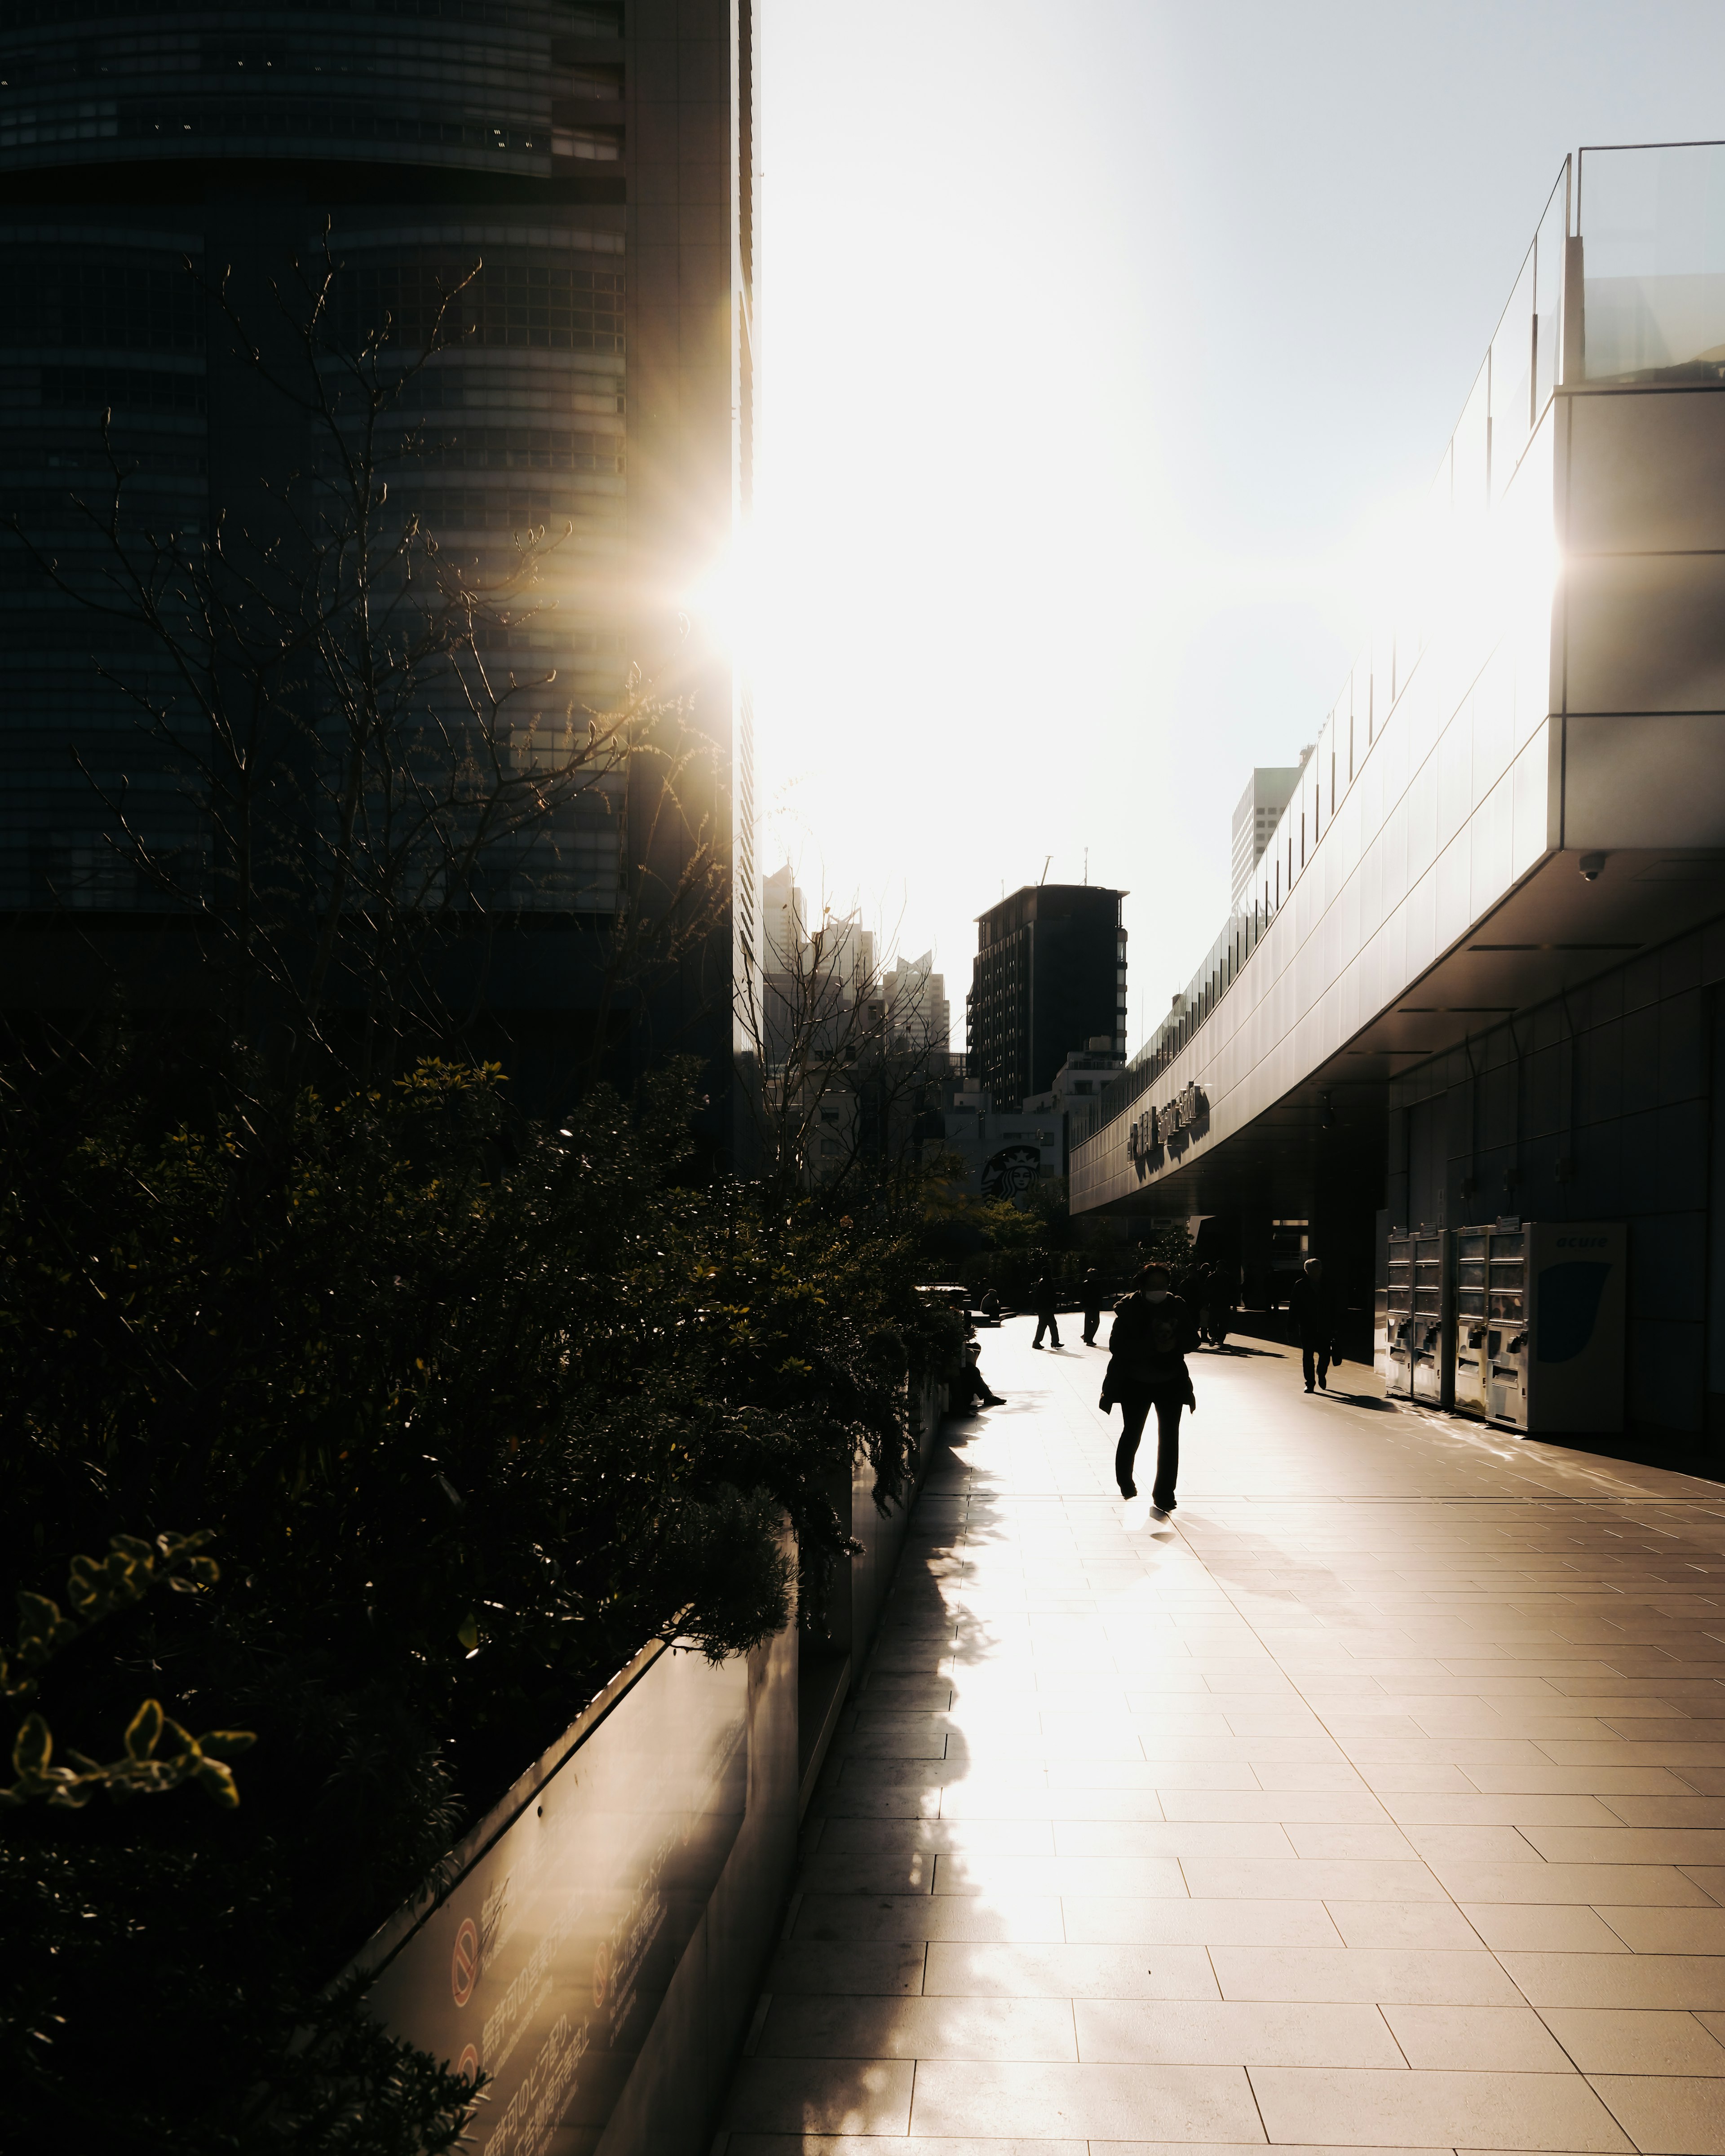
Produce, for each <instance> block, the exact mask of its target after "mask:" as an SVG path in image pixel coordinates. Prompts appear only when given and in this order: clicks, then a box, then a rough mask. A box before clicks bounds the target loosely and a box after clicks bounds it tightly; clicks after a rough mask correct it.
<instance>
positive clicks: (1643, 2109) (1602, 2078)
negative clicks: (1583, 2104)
mask: <svg viewBox="0 0 1725 2156" xmlns="http://www.w3.org/2000/svg"><path fill="white" fill-rule="evenodd" d="M1594 2087H1595V2088H1596V2089H1598V2091H1599V2094H1600V2095H1601V2096H1602V2097H1604V2100H1605V2102H1607V2103H1608V2104H1609V2105H1610V2107H1611V2109H1612V2112H1613V2113H1614V2115H1615V2117H1616V2118H1617V2120H1618V2123H1620V2125H1621V2126H1622V2128H1624V2131H1625V2133H1628V2134H1629V2136H1630V2138H1631V2139H1632V2140H1633V2141H1634V2143H1635V2146H1636V2148H1639V2149H1640V2150H1642V2151H1643V2156H1721V2152H1722V2151H1725V2092H1722V2091H1721V2088H1720V2085H1719V2083H1718V2082H1716V2081H1713V2080H1711V2079H1707V2080H1701V2079H1696V2080H1686V2079H1683V2078H1681V2077H1680V2076H1676V2075H1661V2074H1637V2075H1621V2074H1601V2075H1599V2076H1598V2077H1597V2078H1596V2079H1595V2081H1594Z"/></svg>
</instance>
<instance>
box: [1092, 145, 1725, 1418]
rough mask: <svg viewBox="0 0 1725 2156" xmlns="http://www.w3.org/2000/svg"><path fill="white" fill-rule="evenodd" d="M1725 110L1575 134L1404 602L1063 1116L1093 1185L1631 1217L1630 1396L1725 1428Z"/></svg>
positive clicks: (1180, 1199) (1242, 1208)
mask: <svg viewBox="0 0 1725 2156" xmlns="http://www.w3.org/2000/svg"><path fill="white" fill-rule="evenodd" d="M1722 183H1725V146H1708V145H1681V146H1654V147H1651V148H1636V149H1624V150H1604V151H1600V150H1589V151H1584V152H1583V153H1581V155H1580V156H1579V158H1578V159H1577V160H1575V161H1574V162H1573V163H1572V162H1566V164H1565V166H1564V168H1563V173H1562V174H1561V176H1560V177H1559V180H1558V185H1557V187H1556V189H1555V191H1554V193H1553V196H1552V198H1551V199H1550V201H1549V203H1548V205H1547V208H1546V210H1545V213H1544V215H1543V218H1542V219H1541V221H1540V223H1539V225H1538V232H1537V234H1536V236H1535V238H1534V240H1533V244H1532V246H1531V247H1530V249H1529V250H1528V253H1527V258H1526V259H1525V262H1524V264H1523V266H1522V273H1521V275H1520V276H1519V278H1518V279H1517V284H1516V287H1515V290H1514V292H1513V294H1512V297H1511V300H1510V302H1509V305H1508V306H1507V309H1506V311H1505V313H1504V316H1503V318H1502V321H1501V322H1500V324H1499V326H1498V328H1497V333H1496V335H1495V336H1493V338H1492V341H1491V347H1490V350H1489V352H1488V353H1487V355H1486V360H1485V362H1484V363H1483V365H1482V367H1481V371H1480V373H1479V376H1478V377H1477V379H1476V382H1475V383H1474V386H1473V388H1472V390H1471V393H1470V395H1469V397H1468V398H1467V401H1466V405H1465V407H1464V409H1463V412H1462V416H1461V422H1460V423H1459V424H1458V426H1457V428H1456V429H1455V434H1454V435H1453V437H1452V439H1451V440H1450V444H1448V446H1447V448H1446V449H1445V454H1444V456H1443V459H1442V460H1441V463H1440V469H1439V471H1438V475H1437V478H1436V480H1435V485H1434V487H1433V490H1432V495H1431V500H1430V515H1429V517H1428V520H1427V522H1426V525H1425V531H1424V534H1423V544H1422V546H1421V547H1420V549H1419V551H1418V560H1417V563H1416V565H1415V568H1414V573H1412V574H1410V576H1409V581H1408V583H1407V587H1406V591H1405V595H1404V603H1403V604H1402V605H1401V606H1400V607H1399V608H1398V610H1397V612H1396V613H1395V615H1394V619H1393V620H1392V621H1391V622H1390V623H1389V624H1387V625H1386V627H1385V629H1384V634H1382V636H1381V637H1378V638H1374V639H1373V643H1372V644H1371V646H1370V648H1369V649H1368V651H1366V652H1365V653H1363V654H1362V656H1361V658H1360V660H1359V662H1358V665H1356V666H1355V667H1354V669H1353V672H1352V673H1351V675H1349V677H1348V680H1347V681H1346V682H1344V684H1343V690H1342V694H1341V696H1340V697H1339V698H1338V700H1337V704H1336V706H1335V707H1334V709H1333V710H1332V711H1331V713H1330V714H1329V715H1328V716H1327V719H1326V720H1325V721H1324V723H1323V726H1322V728H1321V730H1320V731H1319V735H1318V740H1317V747H1316V748H1315V750H1314V752H1313V753H1312V756H1311V757H1309V758H1308V759H1307V762H1306V765H1305V767H1304V769H1303V771H1302V773H1301V778H1300V782H1299V784H1298V786H1297V788H1296V790H1295V792H1294V793H1293V794H1292V796H1291V798H1290V799H1289V801H1288V804H1287V807H1286V809H1285V811H1284V812H1283V814H1282V816H1281V819H1280V822H1279V824H1278V825H1277V829H1276V834H1275V835H1274V837H1273V839H1271V844H1269V846H1268V847H1267V848H1266V851H1265V852H1264V854H1263V855H1262V856H1261V858H1260V860H1259V862H1258V864H1257V868H1256V872H1255V876H1254V879H1253V882H1252V885H1251V887H1250V891H1248V892H1247V893H1246V895H1245V897H1244V899H1243V900H1242V901H1241V903H1240V905H1239V906H1236V908H1235V911H1234V913H1233V915H1232V916H1231V917H1230V921H1229V922H1228V923H1227V925H1226V927H1225V928H1224V932H1223V934H1222V935H1221V937H1219V938H1218V941H1217V942H1216V944H1215V946H1214V947H1213V949H1212V951H1211V952H1210V954H1209V957H1208V958H1207V960H1206V962H1205V964H1204V967H1203V968H1201V969H1200V972H1199V975H1198V976H1197V978H1195V979H1194V982H1193V983H1192V985H1191V988H1190V989H1189V991H1188V993H1187V994H1186V996H1185V997H1183V998H1180V999H1178V1004H1177V1008H1176V1009H1175V1010H1174V1012H1173V1013H1172V1014H1170V1017H1169V1019H1168V1020H1167V1021H1166V1022H1165V1023H1164V1024H1163V1026H1162V1027H1161V1028H1160V1029H1158V1033H1157V1034H1155V1035H1154V1036H1153V1039H1151V1040H1150V1041H1149V1042H1147V1043H1146V1044H1145V1045H1144V1046H1143V1047H1142V1049H1141V1050H1139V1052H1138V1054H1137V1055H1135V1056H1134V1057H1133V1059H1132V1062H1131V1064H1130V1065H1128V1066H1127V1070H1125V1071H1124V1072H1123V1073H1122V1075H1121V1077H1120V1078H1119V1079H1118V1080H1117V1081H1115V1082H1114V1083H1113V1084H1112V1085H1111V1086H1110V1088H1109V1090H1108V1092H1107V1093H1106V1095H1105V1096H1103V1098H1102V1100H1101V1102H1100V1103H1099V1106H1098V1111H1097V1112H1096V1116H1095V1118H1094V1120H1093V1122H1092V1123H1091V1129H1090V1132H1089V1134H1088V1135H1087V1137H1086V1138H1085V1139H1084V1140H1083V1142H1081V1143H1079V1144H1077V1145H1076V1147H1075V1152H1074V1161H1073V1172H1072V1183H1073V1204H1074V1208H1075V1209H1103V1210H1107V1211H1114V1212H1127V1213H1130V1212H1133V1211H1147V1212H1155V1213H1168V1214H1184V1215H1188V1216H1190V1215H1192V1214H1209V1215H1216V1216H1224V1217H1226V1218H1227V1219H1230V1220H1231V1221H1232V1222H1233V1223H1234V1224H1235V1227H1236V1229H1237V1244H1238V1247H1239V1249H1240V1251H1241V1254H1242V1257H1243V1259H1244V1260H1245V1263H1246V1265H1247V1270H1248V1272H1250V1266H1251V1263H1252V1260H1253V1256H1254V1254H1255V1252H1256V1251H1257V1250H1258V1249H1259V1247H1260V1245H1261V1246H1262V1248H1263V1251H1264V1253H1265V1255H1266V1260H1267V1256H1268V1251H1269V1245H1270V1240H1271V1223H1272V1221H1275V1222H1277V1223H1280V1224H1282V1226H1283V1228H1284V1229H1285V1230H1286V1226H1287V1224H1289V1223H1296V1224H1298V1225H1299V1227H1300V1229H1301V1232H1302V1233H1303V1234H1307V1235H1308V1238H1309V1242H1310V1246H1311V1247H1312V1249H1313V1250H1317V1251H1318V1252H1320V1253H1321V1254H1322V1255H1326V1256H1327V1257H1329V1258H1331V1259H1332V1260H1333V1261H1334V1262H1336V1263H1337V1265H1340V1266H1341V1267H1342V1269H1343V1271H1344V1273H1346V1274H1347V1275H1348V1277H1349V1282H1350V1297H1349V1299H1350V1301H1353V1302H1355V1303H1356V1304H1358V1303H1359V1302H1360V1301H1364V1302H1365V1303H1366V1304H1367V1305H1368V1306H1369V1301H1370V1296H1371V1285H1372V1281H1373V1271H1374V1269H1376V1268H1379V1267H1381V1266H1382V1265H1383V1263H1384V1257H1383V1252H1384V1241H1385V1238H1386V1237H1387V1235H1389V1232H1390V1230H1392V1229H1396V1228H1401V1227H1407V1226H1410V1225H1411V1226H1418V1225H1419V1224H1420V1223H1421V1222H1422V1221H1423V1222H1424V1223H1425V1224H1427V1225H1429V1226H1432V1227H1445V1228H1459V1227H1461V1226H1465V1225H1468V1224H1480V1223H1482V1222H1483V1223H1490V1222H1491V1221H1493V1220H1495V1219H1497V1218H1499V1217H1500V1216H1501V1217H1503V1218H1506V1219H1523V1218H1525V1219H1529V1220H1548V1221H1558V1222H1561V1221H1564V1220H1575V1221H1582V1220H1594V1219H1617V1220H1620V1221H1624V1222H1625V1223H1626V1224H1627V1228H1628V1248H1629V1317H1628V1327H1629V1331H1628V1376H1627V1409H1628V1419H1629V1422H1630V1427H1631V1428H1632V1429H1633V1430H1636V1431H1638V1432H1640V1433H1641V1434H1642V1435H1645V1436H1653V1437H1657V1438H1660V1439H1661V1440H1669V1441H1671V1442H1673V1443H1679V1442H1681V1444H1682V1445H1686V1446H1701V1445H1707V1444H1712V1443H1715V1442H1716V1441H1717V1433H1718V1431H1719V1429H1720V1425H1721V1414H1720V1409H1721V1404H1722V1402H1725V1206H1722V1204H1721V1203H1720V1181H1721V1175H1722V1169H1721V1166H1720V1163H1721V1162H1722V1161H1725V1152H1721V1151H1720V1150H1719V1149H1718V1148H1717V1146H1716V1143H1715V1140H1714V1137H1713V1133H1714V1132H1715V1131H1716V1130H1717V1129H1718V1128H1719V1127H1720V1117H1721V1115H1722V1112H1725V1106H1722V1103H1725V1065H1722V1064H1720V1063H1719V1062H1718V1061H1717V1060H1716V1059H1715V1058H1714V1056H1713V1055H1712V1046H1713V1043H1714V1040H1715V1039H1716V1037H1717V1026H1718V1020H1719V1014H1720V1012H1721V1010H1722V1009H1725V1005H1722V1003H1721V996H1722V993H1725V931H1722V928H1721V927H1720V925H1719V924H1720V922H1721V921H1722V920H1725V506H1722V505H1725V487H1722V485H1720V482H1719V475H1720V474H1721V473H1722V472H1725V357H1722V355H1725V249H1722V247H1721V246H1720V244H1719V243H1718V242H1717V239H1716V238H1715V236H1714V235H1715V227H1714V223H1713V220H1712V210H1711V204H1712V202H1713V201H1715V200H1716V199H1717V194H1718V191H1719V189H1720V187H1721V185H1722Z"/></svg>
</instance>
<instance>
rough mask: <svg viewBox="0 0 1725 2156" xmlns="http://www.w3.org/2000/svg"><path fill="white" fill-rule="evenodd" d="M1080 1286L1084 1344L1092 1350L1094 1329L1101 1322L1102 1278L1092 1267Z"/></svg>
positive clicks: (1094, 1341) (1094, 1342)
mask: <svg viewBox="0 0 1725 2156" xmlns="http://www.w3.org/2000/svg"><path fill="white" fill-rule="evenodd" d="M1081 1292H1082V1294H1083V1296H1084V1344H1085V1346H1086V1347H1095V1346H1096V1327H1098V1326H1099V1325H1100V1324H1101V1322H1102V1276H1101V1274H1100V1273H1099V1272H1098V1271H1097V1270H1096V1267H1095V1266H1094V1265H1092V1266H1091V1269H1090V1270H1089V1271H1088V1272H1087V1273H1086V1275H1085V1276H1084V1279H1083V1281H1082V1283H1081Z"/></svg>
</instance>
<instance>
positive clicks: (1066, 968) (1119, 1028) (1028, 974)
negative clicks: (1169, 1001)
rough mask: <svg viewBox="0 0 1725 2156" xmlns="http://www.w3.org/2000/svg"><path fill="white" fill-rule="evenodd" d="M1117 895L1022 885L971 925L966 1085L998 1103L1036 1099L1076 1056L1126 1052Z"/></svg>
mask: <svg viewBox="0 0 1725 2156" xmlns="http://www.w3.org/2000/svg"><path fill="white" fill-rule="evenodd" d="M1125 896H1126V893H1125V892H1124V891H1105V890H1103V889H1101V887H1100V886H1099V885H1094V884H1076V883H1060V884H1030V885H1025V887H1024V889H1023V890H1022V891H1014V893H1013V894H1012V896H1010V897H1009V898H1004V899H1002V900H1001V901H1000V903H999V905H998V906H990V907H989V908H988V911H987V912H986V913H983V914H981V915H979V916H978V920H977V954H976V957H975V959H974V961H973V964H972V968H971V985H970V995H969V998H968V1003H967V1006H966V1058H967V1067H968V1075H969V1078H970V1082H971V1083H972V1085H973V1086H978V1087H980V1088H982V1089H983V1091H986V1092H988V1094H989V1095H990V1096H992V1097H993V1099H994V1100H995V1101H997V1102H1005V1101H1022V1100H1023V1099H1024V1097H1025V1096H1026V1095H1027V1094H1031V1093H1045V1092H1046V1091H1048V1088H1049V1087H1050V1085H1051V1084H1052V1083H1053V1081H1054V1075H1055V1071H1056V1070H1059V1069H1060V1065H1061V1064H1063V1063H1064V1062H1065V1060H1066V1057H1067V1055H1068V1053H1069V1052H1070V1050H1073V1049H1075V1048H1083V1047H1085V1046H1086V1045H1088V1044H1089V1043H1090V1042H1091V1041H1092V1040H1095V1039H1098V1038H1100V1037H1101V1036H1104V1035H1106V1038H1107V1039H1108V1040H1109V1042H1110V1043H1111V1045H1113V1046H1114V1047H1115V1048H1117V1049H1118V1050H1119V1051H1120V1053H1121V1054H1122V1055H1124V1054H1125V1052H1126V931H1125V929H1124V928H1123V927H1122V926H1121V902H1122V900H1123V899H1124V898H1125Z"/></svg>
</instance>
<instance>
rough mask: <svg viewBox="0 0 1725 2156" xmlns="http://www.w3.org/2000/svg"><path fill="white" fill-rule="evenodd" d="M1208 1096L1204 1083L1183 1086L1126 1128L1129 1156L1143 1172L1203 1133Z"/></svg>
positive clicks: (1138, 1116) (1150, 1170) (1142, 1173)
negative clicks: (1160, 1104) (1166, 1153)
mask: <svg viewBox="0 0 1725 2156" xmlns="http://www.w3.org/2000/svg"><path fill="white" fill-rule="evenodd" d="M1209 1113H1210V1104H1209V1096H1208V1094H1206V1093H1205V1092H1204V1089H1203V1088H1202V1086H1197V1085H1191V1086H1185V1087H1183V1089H1182V1090H1181V1091H1179V1092H1178V1093H1176V1094H1175V1095H1174V1096H1173V1098H1172V1099H1171V1100H1168V1101H1163V1104H1162V1106H1160V1107H1159V1108H1146V1109H1144V1110H1143V1111H1142V1113H1141V1114H1139V1115H1137V1116H1134V1117H1133V1118H1132V1122H1130V1123H1129V1124H1128V1125H1127V1133H1126V1152H1127V1159H1128V1160H1130V1161H1131V1162H1132V1165H1133V1167H1134V1168H1137V1171H1138V1173H1139V1174H1140V1175H1149V1174H1151V1173H1153V1172H1154V1171H1155V1170H1156V1169H1157V1168H1160V1167H1161V1166H1162V1164H1163V1160H1162V1156H1163V1153H1164V1152H1180V1151H1181V1150H1182V1148H1183V1147H1185V1146H1187V1145H1189V1144H1190V1142H1191V1141H1192V1140H1193V1139H1194V1137H1199V1136H1200V1135H1201V1134H1202V1132H1203V1131H1204V1127H1206V1126H1207V1125H1208V1123H1209Z"/></svg>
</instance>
